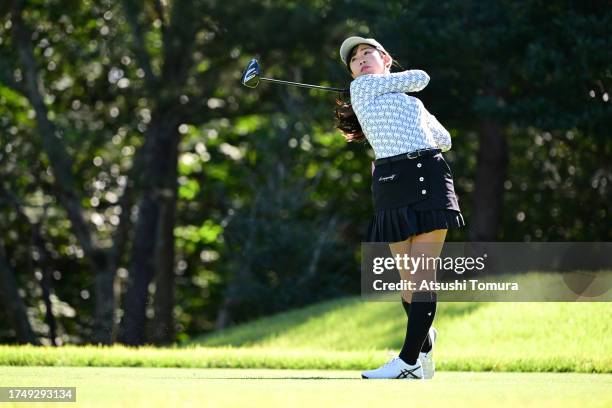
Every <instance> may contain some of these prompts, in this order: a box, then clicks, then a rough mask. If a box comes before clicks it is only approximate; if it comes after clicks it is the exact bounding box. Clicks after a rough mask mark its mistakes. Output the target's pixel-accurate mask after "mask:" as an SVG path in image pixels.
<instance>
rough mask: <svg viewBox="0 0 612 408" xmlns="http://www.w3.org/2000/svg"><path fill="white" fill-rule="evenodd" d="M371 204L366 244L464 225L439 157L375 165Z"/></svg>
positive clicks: (446, 169) (449, 176)
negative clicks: (371, 210) (372, 206)
mask: <svg viewBox="0 0 612 408" xmlns="http://www.w3.org/2000/svg"><path fill="white" fill-rule="evenodd" d="M372 203H373V205H374V215H373V217H372V219H371V221H370V223H369V225H368V230H367V233H366V237H367V240H368V242H398V241H403V240H406V239H408V238H409V237H411V236H413V235H418V234H422V233H425V232H430V231H433V230H436V229H451V228H461V227H464V226H465V225H466V224H465V220H464V219H463V215H462V214H461V210H460V208H459V201H458V198H457V196H456V194H455V188H454V183H453V176H452V173H451V169H450V167H449V165H448V163H447V162H446V160H444V157H443V156H442V153H437V154H433V155H427V156H421V157H417V158H414V159H408V158H405V159H402V160H398V161H391V162H385V163H380V164H376V166H375V168H374V174H373V177H372Z"/></svg>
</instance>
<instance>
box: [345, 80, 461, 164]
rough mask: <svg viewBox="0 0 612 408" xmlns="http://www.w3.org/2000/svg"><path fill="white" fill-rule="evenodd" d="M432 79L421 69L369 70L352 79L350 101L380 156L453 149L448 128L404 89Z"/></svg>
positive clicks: (412, 89)
mask: <svg viewBox="0 0 612 408" xmlns="http://www.w3.org/2000/svg"><path fill="white" fill-rule="evenodd" d="M428 83H429V75H427V73H426V72H425V71H421V70H418V69H413V70H407V71H403V72H395V73H391V74H366V75H361V76H358V77H357V78H356V79H355V80H353V81H352V82H351V86H350V93H351V104H352V106H353V110H354V111H355V114H356V115H357V119H358V120H359V123H360V124H361V129H362V130H363V134H364V135H365V137H366V138H367V139H368V142H370V145H371V146H372V148H373V149H374V154H375V156H376V158H377V159H380V158H383V157H389V156H395V155H398V154H402V153H409V152H412V151H415V150H419V149H427V148H440V149H442V151H443V152H445V151H448V150H450V148H451V137H450V134H449V133H448V131H447V130H446V129H445V128H444V126H442V125H441V124H440V122H438V120H437V119H436V117H435V116H434V115H432V114H431V113H429V111H427V109H425V106H424V105H423V102H421V101H420V100H419V99H418V98H415V97H414V96H410V95H406V94H405V92H417V91H420V90H422V89H423V88H425V87H426V86H427V84H428Z"/></svg>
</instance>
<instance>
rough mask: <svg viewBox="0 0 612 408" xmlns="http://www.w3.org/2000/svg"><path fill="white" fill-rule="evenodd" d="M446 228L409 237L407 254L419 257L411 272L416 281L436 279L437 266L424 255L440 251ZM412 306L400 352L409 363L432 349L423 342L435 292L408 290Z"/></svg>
mask: <svg viewBox="0 0 612 408" xmlns="http://www.w3.org/2000/svg"><path fill="white" fill-rule="evenodd" d="M446 232H447V230H446V229H439V230H434V231H431V232H426V233H423V234H419V235H415V236H413V237H411V240H410V241H411V245H410V257H411V258H412V259H416V258H421V259H422V262H423V263H421V266H420V267H419V268H418V269H417V270H416V271H415V274H413V275H411V278H408V279H412V280H413V281H416V282H417V284H418V282H420V281H421V280H423V279H425V280H428V281H435V279H436V267H435V263H434V262H429V263H425V260H426V259H427V258H437V257H438V256H440V253H441V252H442V247H443V245H444V240H445V239H446ZM410 303H411V305H410V306H409V308H406V305H404V307H405V308H406V310H407V311H408V315H409V316H408V325H407V328H406V338H405V340H404V346H403V347H402V350H401V351H400V358H401V359H402V360H404V361H405V362H406V363H408V364H410V365H414V364H415V363H416V360H417V358H418V357H419V352H420V351H421V349H423V350H422V351H424V352H427V351H429V350H430V349H431V345H430V344H429V342H428V343H427V344H424V343H425V339H426V338H427V333H428V332H429V329H430V327H431V324H432V322H433V319H434V317H435V314H436V297H435V292H430V291H418V289H417V290H415V291H414V293H411V302H410Z"/></svg>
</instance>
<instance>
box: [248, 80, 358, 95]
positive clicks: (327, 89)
mask: <svg viewBox="0 0 612 408" xmlns="http://www.w3.org/2000/svg"><path fill="white" fill-rule="evenodd" d="M259 79H261V80H262V81H269V82H276V83H278V84H286V85H294V86H301V87H302V88H314V89H321V90H323V91H333V92H340V93H346V92H348V89H340V88H332V87H329V86H319V85H310V84H301V83H299V82H291V81H281V80H280V79H273V78H263V77H260V78H259Z"/></svg>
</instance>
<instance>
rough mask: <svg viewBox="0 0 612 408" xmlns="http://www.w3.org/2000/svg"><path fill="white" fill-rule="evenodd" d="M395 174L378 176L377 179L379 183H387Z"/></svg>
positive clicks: (393, 178)
mask: <svg viewBox="0 0 612 408" xmlns="http://www.w3.org/2000/svg"><path fill="white" fill-rule="evenodd" d="M395 176H397V174H391V175H390V176H385V177H379V178H378V181H379V182H381V183H388V182H390V181H393V180H395Z"/></svg>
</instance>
